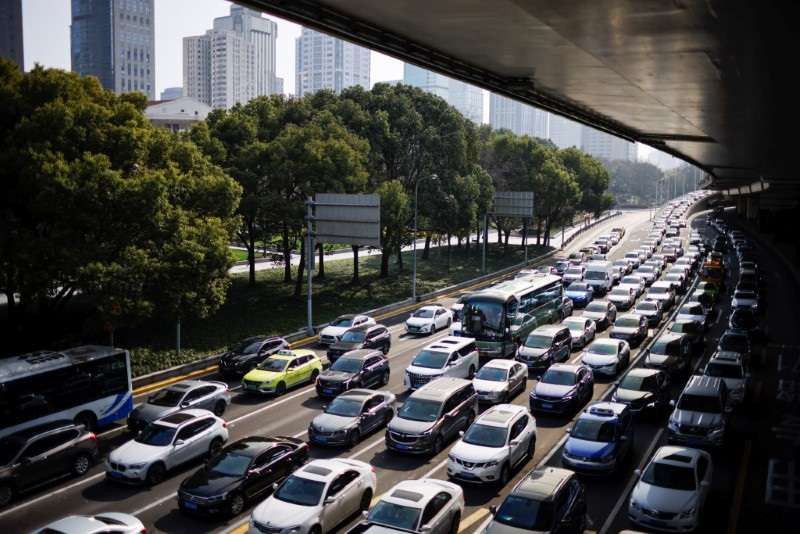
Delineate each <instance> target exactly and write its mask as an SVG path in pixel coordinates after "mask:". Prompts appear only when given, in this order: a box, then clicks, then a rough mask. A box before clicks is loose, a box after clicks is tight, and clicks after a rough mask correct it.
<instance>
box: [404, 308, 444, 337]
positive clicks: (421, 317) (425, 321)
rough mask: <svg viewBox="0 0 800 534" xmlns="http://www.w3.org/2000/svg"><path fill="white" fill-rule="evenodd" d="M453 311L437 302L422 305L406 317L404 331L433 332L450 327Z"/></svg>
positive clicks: (415, 332)
mask: <svg viewBox="0 0 800 534" xmlns="http://www.w3.org/2000/svg"><path fill="white" fill-rule="evenodd" d="M452 322H453V312H451V311H450V310H448V309H447V308H445V307H444V306H441V305H439V304H431V305H428V306H423V307H421V308H419V309H418V310H416V311H415V312H414V313H412V314H411V316H409V318H408V319H406V333H408V334H429V335H430V334H433V333H434V332H436V331H437V330H441V329H447V328H450V324H451V323H452Z"/></svg>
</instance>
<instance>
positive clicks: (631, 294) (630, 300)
mask: <svg viewBox="0 0 800 534" xmlns="http://www.w3.org/2000/svg"><path fill="white" fill-rule="evenodd" d="M636 296H637V295H636V290H635V289H633V288H632V287H628V288H624V287H616V288H614V289H612V290H611V292H610V293H609V294H608V296H607V297H606V298H607V299H608V301H609V302H611V303H612V304H614V306H616V307H617V309H618V310H628V309H630V307H631V306H633V305H634V303H635V302H636Z"/></svg>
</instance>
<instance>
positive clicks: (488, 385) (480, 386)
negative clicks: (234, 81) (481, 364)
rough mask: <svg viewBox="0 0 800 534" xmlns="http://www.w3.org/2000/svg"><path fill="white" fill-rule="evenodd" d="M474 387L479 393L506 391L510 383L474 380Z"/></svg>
mask: <svg viewBox="0 0 800 534" xmlns="http://www.w3.org/2000/svg"><path fill="white" fill-rule="evenodd" d="M472 386H473V387H474V388H475V389H477V390H478V391H504V390H506V389H507V388H508V382H497V381H495V380H481V379H479V378H475V379H473V380H472Z"/></svg>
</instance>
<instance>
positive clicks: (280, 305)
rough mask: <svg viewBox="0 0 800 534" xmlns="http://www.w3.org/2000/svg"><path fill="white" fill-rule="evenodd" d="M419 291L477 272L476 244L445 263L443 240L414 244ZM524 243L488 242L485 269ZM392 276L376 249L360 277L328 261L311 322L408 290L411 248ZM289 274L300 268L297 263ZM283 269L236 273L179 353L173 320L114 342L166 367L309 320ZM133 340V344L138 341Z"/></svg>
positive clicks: (139, 364) (500, 264)
mask: <svg viewBox="0 0 800 534" xmlns="http://www.w3.org/2000/svg"><path fill="white" fill-rule="evenodd" d="M544 252H546V249H545V248H544V247H536V246H529V247H528V254H529V258H532V257H534V256H536V255H539V254H542V253H544ZM418 254H419V256H418V258H420V259H418V263H417V293H418V294H424V293H427V292H430V291H435V290H437V289H441V288H444V287H447V286H450V285H453V284H456V283H458V282H463V281H464V280H468V279H471V278H474V277H476V276H479V275H480V274H481V272H480V251H479V250H477V249H476V248H475V247H472V248H471V249H470V251H469V252H467V251H466V250H464V249H463V248H462V249H457V248H456V247H455V246H453V248H452V251H451V254H452V256H451V261H450V268H449V269H448V267H447V250H446V248H445V247H442V248H434V249H431V254H430V256H431V257H430V258H429V259H428V260H421V256H422V252H421V251H418ZM523 259H524V252H523V250H522V249H521V248H519V247H518V246H517V247H514V246H510V247H509V248H508V250H507V251H504V250H503V248H502V247H498V245H497V244H495V243H492V244H491V245H490V246H489V249H488V253H487V261H486V264H487V269H488V271H489V272H492V271H496V270H499V269H502V268H504V267H508V266H510V265H514V264H517V263H520V262H522V261H523ZM389 266H390V275H389V277H387V278H385V279H381V278H379V276H378V275H379V273H380V256H377V255H375V256H369V257H367V256H362V257H361V258H360V261H359V271H360V275H361V276H360V280H359V282H358V283H357V284H352V283H351V279H352V269H353V262H352V259H347V260H337V261H330V262H326V263H325V279H324V280H318V279H315V281H314V284H313V287H314V324H320V323H324V322H327V321H330V320H331V319H333V318H335V317H336V316H338V315H340V314H342V313H349V312H355V311H360V310H368V309H372V308H377V307H380V306H383V305H386V304H390V303H392V302H397V301H400V300H404V299H406V298H408V297H410V296H411V280H410V278H411V276H410V275H411V252H406V253H403V266H404V269H403V271H402V272H400V271H399V270H398V267H397V265H396V262H395V258H394V257H392V259H391V260H390V262H389ZM292 274H293V276H296V275H297V269H296V267H295V268H294V269H293V273H292ZM282 280H283V269H270V270H263V271H258V272H257V273H256V285H255V286H254V287H251V286H250V285H249V284H248V279H247V274H246V273H245V274H243V275H237V276H234V277H233V283H232V285H231V289H230V292H229V294H228V299H227V301H226V303H225V304H224V305H223V306H222V307H221V308H220V309H219V310H218V311H217V312H216V313H215V314H214V315H213V316H211V317H209V318H207V319H203V320H199V319H195V320H188V321H184V322H183V323H182V325H181V331H182V336H181V346H182V351H181V354H180V357H179V356H178V355H177V353H176V351H175V350H174V346H175V325H174V324H168V325H167V324H163V323H161V324H148V325H144V326H143V327H140V328H137V329H135V330H134V329H131V330H126V331H124V332H122V331H118V334H117V344H118V345H120V346H125V347H133V349H132V353H133V355H134V358H133V359H134V375H137V376H138V375H142V374H146V373H149V372H153V371H157V370H160V369H165V368H167V367H170V366H173V365H178V364H181V363H186V362H188V361H192V360H194V359H197V358H199V357H202V356H204V355H209V354H215V353H219V352H221V351H222V350H224V348H225V347H227V346H229V345H230V344H232V343H234V342H236V341H238V340H241V339H243V338H245V337H248V336H252V335H256V334H287V333H289V332H294V331H296V330H298V329H300V328H302V327H303V326H304V325H305V324H306V300H305V299H306V292H305V283H304V285H303V294H302V296H301V298H300V299H295V298H294V297H293V291H294V284H284V283H283V281H282ZM137 347H138V348H137Z"/></svg>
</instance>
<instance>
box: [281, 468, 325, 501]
mask: <svg viewBox="0 0 800 534" xmlns="http://www.w3.org/2000/svg"><path fill="white" fill-rule="evenodd" d="M324 489H325V483H324V482H319V481H317V480H309V479H307V478H303V477H299V476H297V475H292V476H290V477H289V478H287V479H286V481H285V482H284V483H283V484H281V485H280V486H279V487H278V489H277V490H275V494H274V495H275V498H276V499H278V500H279V501H283V502H288V503H291V504H298V505H300V506H316V505H317V504H319V500H320V498H321V497H322V492H323V490H324Z"/></svg>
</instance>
